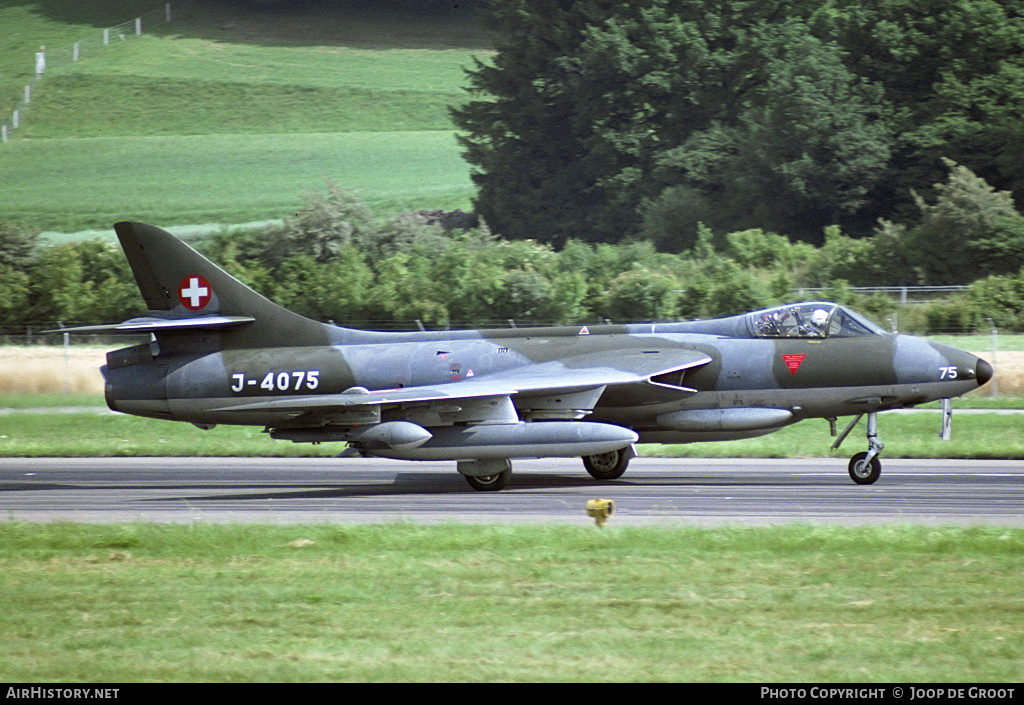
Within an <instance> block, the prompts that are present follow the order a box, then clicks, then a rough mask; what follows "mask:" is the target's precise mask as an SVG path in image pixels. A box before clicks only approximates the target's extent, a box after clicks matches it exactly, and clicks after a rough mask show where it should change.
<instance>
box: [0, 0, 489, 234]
mask: <svg viewBox="0 0 1024 705" xmlns="http://www.w3.org/2000/svg"><path fill="white" fill-rule="evenodd" d="M85 5H88V7H81V6H77V5H73V4H71V3H64V2H41V3H28V2H24V1H21V2H19V1H18V0H0V24H2V25H3V26H4V28H5V33H8V34H9V36H10V37H12V41H11V42H9V43H7V44H6V45H5V46H4V48H3V50H2V51H0V110H2V115H3V116H4V117H6V116H7V115H9V113H10V110H11V109H12V108H13V107H14V105H15V104H16V102H17V101H18V100H19V99H20V98H21V96H22V95H23V90H24V84H25V83H26V82H28V81H29V80H30V79H31V71H32V57H33V53H34V52H35V51H36V50H38V48H39V45H40V44H46V45H47V71H46V74H45V75H44V77H43V79H42V80H41V81H39V82H38V83H37V84H36V85H35V87H34V89H33V99H32V101H31V103H30V105H29V106H28V108H27V109H26V110H25V112H24V114H23V117H22V127H21V129H19V130H17V131H16V132H14V133H12V139H11V140H10V141H9V142H8V143H7V144H5V145H3V146H2V148H0V170H2V173H3V174H4V179H3V180H4V184H3V187H4V198H3V199H0V218H2V219H16V220H21V221H23V222H27V223H30V224H32V225H35V226H38V227H40V228H44V229H51V230H64V231H67V230H79V229H84V228H88V227H99V228H104V227H109V226H110V224H111V222H113V221H114V220H118V219H121V218H133V219H148V220H153V221H155V222H156V223H158V224H160V225H172V224H185V223H204V222H222V223H233V222H246V221H252V220H262V219H267V218H276V217H281V216H283V215H286V214H288V213H289V212H291V211H292V210H293V209H294V208H295V207H296V206H297V205H298V204H299V203H300V196H301V192H302V190H303V189H304V188H318V187H320V185H321V184H322V182H323V180H324V178H325V177H326V178H330V179H332V180H333V181H335V182H337V183H339V184H341V185H343V186H348V187H352V188H356V189H360V190H362V191H364V195H365V198H366V200H367V201H368V202H370V203H371V204H372V205H374V206H375V207H377V208H378V209H384V210H408V209H414V208H455V207H463V208H468V207H469V199H470V196H471V193H472V189H471V184H470V181H469V168H468V166H467V165H466V164H465V163H464V162H463V161H462V159H461V157H460V155H459V151H458V147H457V145H456V143H455V140H454V138H453V133H452V125H451V123H450V121H449V118H448V106H449V105H451V104H453V103H457V102H458V101H460V100H462V96H463V93H462V85H463V73H462V67H463V66H466V65H469V64H470V63H471V62H472V60H473V57H474V56H478V55H484V54H486V53H487V45H486V40H485V38H484V37H483V35H482V33H481V31H480V29H479V28H478V26H477V25H476V23H475V21H474V14H473V10H472V9H471V8H465V7H464V8H463V9H462V10H461V11H460V10H458V9H454V8H452V7H451V6H449V5H448V4H437V3H433V4H427V5H426V6H425V7H427V8H428V10H429V11H421V12H416V11H412V10H395V9H394V8H392V9H390V10H388V11H384V10H382V9H380V8H381V5H380V4H363V3H358V2H335V3H330V2H328V3H310V4H309V5H308V6H307V5H302V4H298V5H296V4H284V5H282V7H280V8H275V9H273V10H268V9H263V10H260V9H259V8H257V7H254V6H253V5H247V4H245V3H229V2H208V3H194V4H193V3H174V4H172V21H171V22H170V23H166V22H165V21H164V16H163V5H162V3H155V2H153V1H152V0H149V1H148V2H138V3H134V2H127V3H126V2H115V1H113V0H110V1H101V2H95V3H88V4H85ZM400 6H401V4H400ZM154 10H156V12H153V11H154ZM135 14H142V15H144V29H145V33H144V34H143V36H139V37H136V36H135V35H134V30H133V28H132V27H127V28H123V31H124V33H125V38H124V39H123V40H122V39H121V38H120V34H121V31H115V32H113V33H112V35H113V36H114V40H113V41H112V42H111V44H110V45H108V46H103V45H102V29H103V27H105V26H110V25H112V24H116V23H119V22H123V21H125V20H130V19H131V17H133V16H134V15H135ZM75 42H79V43H80V44H81V46H82V50H81V56H82V59H81V60H80V61H78V62H74V61H72V60H71V55H70V50H71V46H72V45H73V44H74V43H75Z"/></svg>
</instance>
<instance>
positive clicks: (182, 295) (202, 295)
mask: <svg viewBox="0 0 1024 705" xmlns="http://www.w3.org/2000/svg"><path fill="white" fill-rule="evenodd" d="M212 296H213V287H211V286H210V282H209V281H208V280H207V279H206V277H204V276H203V275H202V274H189V275H188V276H187V277H185V278H184V279H182V280H181V284H178V301H180V302H181V305H182V306H184V307H185V308H187V309H188V310H189V311H201V310H203V309H204V308H206V305H207V304H209V303H210V298H211V297H212Z"/></svg>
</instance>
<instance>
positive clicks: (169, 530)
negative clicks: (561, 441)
mask: <svg viewBox="0 0 1024 705" xmlns="http://www.w3.org/2000/svg"><path fill="white" fill-rule="evenodd" d="M1022 555H1024V530H1021V529H1008V528H1001V527H1000V528H995V527H992V528H986V527H973V528H966V529H963V528H951V527H938V528H935V527H930V528H915V527H894V526H884V527H864V528H850V527H839V526H836V527H829V526H818V527H810V526H782V527H765V528H749V527H726V528H720V529H713V530H705V529H695V528H694V529H689V528H644V529H629V528H624V529H615V528H612V527H608V528H605V529H598V528H596V527H569V526H492V527H488V526H469V525H463V526H460V525H456V524H451V525H442V526H433V527H426V526H416V525H410V524H396V525H384V526H366V525H363V526H346V525H328V524H321V525H307V526H287V527H281V526H277V527H274V526H253V525H230V524H229V525H203V524H194V525H190V526H172V525H152V524H127V525H119V526H92V525H70V524H44V525H38V524H22V523H16V522H8V523H0V594H2V595H3V598H4V609H3V610H0V648H2V649H3V653H4V657H3V660H2V662H0V663H2V665H0V678H3V679H4V680H7V681H9V682H40V681H59V682H113V683H135V682H140V681H146V682H153V681H176V682H182V681H183V682H211V681H217V682H220V681H253V682H255V681H263V682H266V681H273V682H292V681H302V682H312V681H587V682H592V681H676V682H689V681H732V682H788V683H802V682H811V683H813V682H840V683H868V682H877V683H886V682H889V683H927V682H941V683H951V682H1002V683H1017V682H1019V681H1020V679H1021V677H1022V675H1024V666H1022V664H1021V660H1020V654H1021V653H1022V652H1024V626H1022V624H1024V620H1022V616H1024V598H1022V596H1021V594H1020V589H1019V588H1020V582H1021V579H1022V578H1024V563H1022V558H1021V557H1022Z"/></svg>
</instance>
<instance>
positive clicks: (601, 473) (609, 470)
mask: <svg viewBox="0 0 1024 705" xmlns="http://www.w3.org/2000/svg"><path fill="white" fill-rule="evenodd" d="M635 457H636V448H634V447H633V446H632V445H628V446H626V447H625V448H620V449H619V450H613V451H609V452H608V453H598V454H597V455H584V456H583V467H585V468H586V469H587V472H589V473H590V476H591V477H592V478H594V479H595V480H617V479H618V478H620V477H622V473H624V472H626V466H627V465H629V461H630V460H631V459H632V458H635Z"/></svg>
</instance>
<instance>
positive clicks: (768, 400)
mask: <svg viewBox="0 0 1024 705" xmlns="http://www.w3.org/2000/svg"><path fill="white" fill-rule="evenodd" d="M114 229H115V231H116V232H117V236H118V238H119V239H120V242H121V246H122V248H123V249H124V252H125V255H126V256H127V258H128V262H129V263H130V265H131V268H132V272H133V273H134V275H135V279H136V282H137V284H138V286H139V290H140V291H141V293H142V296H143V298H144V299H145V301H146V304H147V305H148V307H149V309H150V310H149V312H148V314H147V315H145V316H143V317H140V318H135V319H132V320H128V321H125V322H124V323H120V324H115V325H105V326H85V327H81V328H76V329H71V330H75V331H90V332H106V333H110V332H116V333H132V334H146V333H149V334H152V335H151V336H150V337H151V342H149V343H143V344H139V345H134V346H131V347H126V348H122V349H120V350H114V351H112V352H110V353H108V354H107V364H106V365H105V366H104V369H103V373H104V377H105V380H106V401H107V404H108V405H109V407H110V408H111V409H113V410H115V411H120V412H124V413H127V414H136V415H139V416H148V417H153V418H158V419H168V420H176V421H189V422H192V423H193V424H195V425H196V426H198V427H200V428H202V429H210V428H213V427H214V426H215V425H217V424H245V425H259V426H264V427H265V431H266V433H267V434H268V435H269V436H270V437H271V438H276V439H283V440H289V441H293V442H296V443H326V442H345V443H347V444H348V446H347V448H346V450H345V451H344V452H343V453H342V454H341V455H342V456H350V455H360V456H378V457H384V458H399V459H406V460H451V461H455V462H456V468H457V470H458V471H459V472H460V473H461V474H462V475H464V476H465V477H466V479H467V481H468V482H469V484H470V485H471V486H472V487H473V488H474V489H477V490H498V489H501V488H503V487H505V486H506V485H507V484H508V482H509V478H510V476H511V467H512V466H511V460H512V459H514V458H528V457H529V458H535V457H581V458H582V459H583V464H584V466H585V468H586V470H587V472H589V473H590V475H592V476H593V477H594V478H597V479H600V480H611V479H615V478H618V477H620V476H621V475H622V473H623V472H624V471H625V469H626V466H627V464H628V462H629V460H630V459H631V458H632V457H635V455H636V452H635V448H634V444H635V443H637V442H641V443H688V442H694V441H712V440H715V441H718V440H721V441H728V440H734V439H739V438H751V437H755V436H761V435H765V434H768V433H772V432H774V431H777V430H778V429H780V428H782V427H784V426H788V425H790V424H793V423H796V422H798V421H802V420H804V419H810V418H823V419H827V420H828V421H829V422H830V425H831V429H832V435H833V436H835V435H836V433H835V431H836V420H837V418H838V417H840V416H855V417H856V418H855V419H854V421H853V422H852V423H850V425H849V426H848V427H847V429H846V431H844V432H843V434H842V435H841V436H840V437H839V440H838V441H837V442H836V443H835V444H834V446H833V447H834V448H835V447H838V445H839V443H841V442H842V440H843V439H844V438H845V437H846V436H847V434H849V432H850V431H851V430H852V429H853V428H854V426H855V424H856V423H857V421H858V420H859V419H860V418H861V417H862V416H864V415H867V441H868V447H867V450H866V451H863V452H860V453H857V454H856V455H854V456H853V458H852V459H851V461H850V464H849V473H850V477H851V478H852V479H853V481H854V482H856V483H859V484H870V483H873V482H875V481H876V480H877V479H878V477H879V473H880V472H881V463H880V462H879V458H878V454H879V452H880V451H881V450H882V447H883V445H882V443H881V442H880V441H879V440H878V428H877V414H878V412H880V411H884V410H887V409H897V408H903V407H911V406H914V405H917V404H921V403H924V402H928V401H932V400H936V399H943V400H947V401H946V403H945V405H944V410H945V411H946V413H945V414H944V425H947V426H948V418H949V411H950V406H949V404H948V400H949V399H950V398H952V397H955V396H959V395H962V394H964V393H966V392H968V391H971V390H972V389H976V388H978V387H980V386H981V385H983V384H985V383H986V382H987V381H988V380H989V379H990V378H991V377H992V375H993V369H992V366H991V365H990V364H989V363H988V362H986V361H984V360H982V359H980V358H977V357H975V356H974V355H971V354H969V353H966V352H963V351H961V350H957V349H956V348H952V347H948V346H945V345H939V344H936V343H931V342H928V341H926V340H922V339H919V338H915V337H912V336H907V335H896V334H890V333H886V332H885V331H884V330H882V329H881V328H879V327H878V326H876V325H875V324H873V323H871V322H870V321H868V320H867V319H865V318H864V317H862V316H860V315H858V314H857V313H855V312H853V311H851V310H850V309H848V308H846V307H844V306H838V305H836V304H834V303H827V302H809V303H796V304H790V305H786V306H778V307H775V308H771V309H766V310H762V311H756V312H753V313H748V314H744V315H738V316H732V317H729V318H721V319H715V320H704V321H687V322H674V323H650V324H630V325H601V326H584V325H580V326H568V327H553V328H509V329H501V330H464V331H419V332H374V331H363V330H355V329H351V328H344V327H338V326H335V325H332V324H326V323H320V322H317V321H313V320H310V319H308V318H304V317H302V316H300V315H298V314H295V313H293V312H291V311H288V310H286V309H284V308H282V307H280V306H278V305H276V304H274V303H272V302H271V301H269V300H268V299H266V298H264V297H263V296H261V295H259V294H258V293H256V292H255V291H253V290H251V289H249V288H248V287H246V286H245V285H244V284H242V283H241V282H239V281H238V280H236V279H235V278H233V277H232V276H231V275H229V274H228V273H227V272H225V271H224V270H223V269H221V268H219V267H217V266H216V265H214V264H213V263H212V262H210V261H209V260H207V259H206V258H204V257H203V256H202V255H200V254H199V253H198V252H196V251H195V250H193V249H192V248H191V247H189V246H187V245H186V244H184V243H183V242H181V241H180V240H178V239H177V238H175V237H174V236H172V235H171V234H169V233H167V232H165V231H163V230H161V229H159V228H155V227H152V226H149V225H143V224H141V223H130V222H122V223H117V224H116V225H115V226H114Z"/></svg>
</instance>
